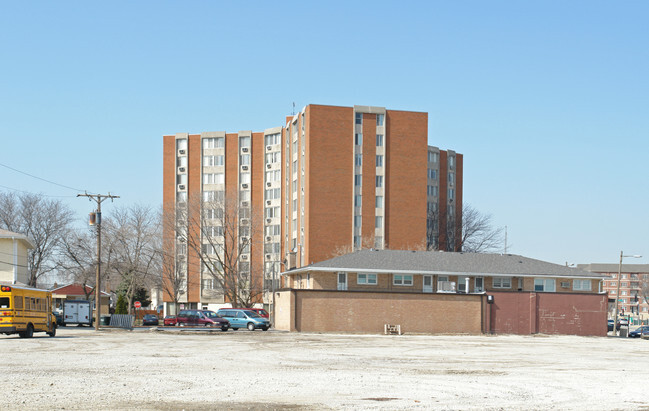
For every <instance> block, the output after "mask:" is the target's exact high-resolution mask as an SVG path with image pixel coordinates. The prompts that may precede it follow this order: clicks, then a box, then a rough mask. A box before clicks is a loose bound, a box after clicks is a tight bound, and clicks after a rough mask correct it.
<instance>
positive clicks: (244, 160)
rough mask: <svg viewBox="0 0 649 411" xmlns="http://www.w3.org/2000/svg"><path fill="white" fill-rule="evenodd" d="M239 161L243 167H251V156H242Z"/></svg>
mask: <svg viewBox="0 0 649 411" xmlns="http://www.w3.org/2000/svg"><path fill="white" fill-rule="evenodd" d="M239 161H240V164H241V165H242V166H249V165H250V154H242V155H241V158H240V159H239Z"/></svg>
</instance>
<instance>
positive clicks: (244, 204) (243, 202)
mask: <svg viewBox="0 0 649 411" xmlns="http://www.w3.org/2000/svg"><path fill="white" fill-rule="evenodd" d="M248 206H250V203H248V202H247V201H242V202H241V207H248Z"/></svg>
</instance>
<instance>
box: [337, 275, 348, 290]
mask: <svg viewBox="0 0 649 411" xmlns="http://www.w3.org/2000/svg"><path fill="white" fill-rule="evenodd" d="M338 289H339V290H343V291H344V290H346V289H347V273H338Z"/></svg>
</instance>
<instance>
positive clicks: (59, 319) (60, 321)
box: [52, 311, 64, 327]
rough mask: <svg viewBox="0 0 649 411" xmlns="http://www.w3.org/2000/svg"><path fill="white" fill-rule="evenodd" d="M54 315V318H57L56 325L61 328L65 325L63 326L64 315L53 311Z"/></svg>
mask: <svg viewBox="0 0 649 411" xmlns="http://www.w3.org/2000/svg"><path fill="white" fill-rule="evenodd" d="M52 314H54V318H56V325H58V326H59V327H60V326H62V325H64V324H63V313H60V312H58V311H53V312H52Z"/></svg>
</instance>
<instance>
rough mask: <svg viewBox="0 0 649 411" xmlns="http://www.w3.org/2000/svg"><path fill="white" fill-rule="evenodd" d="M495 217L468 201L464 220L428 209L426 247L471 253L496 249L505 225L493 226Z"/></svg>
mask: <svg viewBox="0 0 649 411" xmlns="http://www.w3.org/2000/svg"><path fill="white" fill-rule="evenodd" d="M491 219H492V217H491V215H488V214H482V213H481V212H479V211H478V210H476V209H475V208H473V207H472V206H471V205H469V204H464V205H463V207H462V216H461V223H458V218H457V216H455V215H453V214H448V213H445V212H442V211H439V209H437V208H433V207H431V208H429V209H428V218H427V249H428V250H443V251H464V252H468V253H486V252H493V251H496V250H498V249H500V247H501V246H502V242H503V239H502V235H503V229H502V227H497V228H494V227H493V224H492V220H491Z"/></svg>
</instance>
